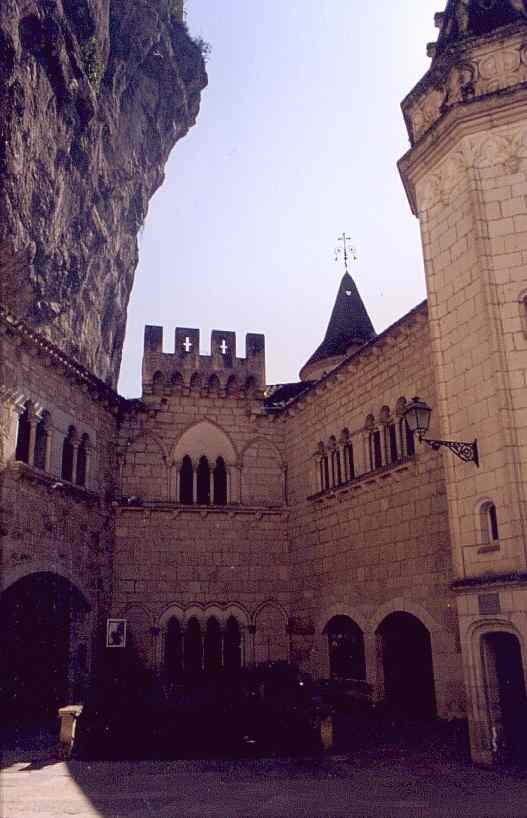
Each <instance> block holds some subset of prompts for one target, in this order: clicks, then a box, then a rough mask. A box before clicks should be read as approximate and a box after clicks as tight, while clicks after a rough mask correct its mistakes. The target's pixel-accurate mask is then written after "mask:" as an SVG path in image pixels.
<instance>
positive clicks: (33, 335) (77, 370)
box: [0, 307, 126, 415]
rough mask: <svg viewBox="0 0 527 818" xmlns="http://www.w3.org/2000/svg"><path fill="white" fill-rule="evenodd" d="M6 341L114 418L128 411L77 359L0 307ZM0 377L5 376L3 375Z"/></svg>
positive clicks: (3, 386)
mask: <svg viewBox="0 0 527 818" xmlns="http://www.w3.org/2000/svg"><path fill="white" fill-rule="evenodd" d="M2 337H3V338H7V339H8V340H9V341H11V342H12V343H13V344H14V346H15V347H17V348H19V349H25V350H27V352H28V353H29V354H30V355H31V356H32V357H33V358H35V359H38V360H39V362H40V364H41V365H42V366H44V367H53V368H55V369H57V370H58V372H59V374H60V375H61V376H63V377H65V378H68V379H69V380H73V381H75V382H76V383H77V385H78V387H79V389H82V391H83V392H85V393H86V394H87V395H88V396H89V397H90V398H91V399H92V400H94V401H97V402H99V403H102V405H103V407H104V408H105V409H106V410H107V411H110V412H111V413H112V414H113V415H118V414H120V413H121V411H122V410H123V409H124V408H125V405H126V400H125V398H122V397H121V396H120V395H119V394H118V393H117V392H115V391H114V390H113V389H112V388H111V387H110V386H108V384H106V383H104V381H101V380H100V379H99V378H97V377H96V376H95V375H93V374H92V373H91V372H90V371H89V370H88V369H86V368H85V367H84V366H83V365H82V364H80V363H79V362H78V361H76V360H75V359H74V358H71V357H69V356H68V355H66V354H65V353H64V352H62V351H61V350H60V349H59V348H58V347H57V346H55V344H53V343H52V342H51V341H48V339H47V338H45V337H44V336H43V335H40V334H39V333H38V332H35V330H33V329H32V328H31V327H30V326H29V325H28V324H26V323H25V322H24V321H22V320H21V319H19V318H16V317H15V316H14V315H13V314H12V313H11V312H9V311H8V310H7V309H6V308H5V307H0V338H2ZM0 374H3V373H2V372H0ZM10 388H13V387H12V385H10V384H6V383H0V392H5V391H9V389H10Z"/></svg>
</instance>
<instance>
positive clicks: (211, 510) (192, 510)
mask: <svg viewBox="0 0 527 818" xmlns="http://www.w3.org/2000/svg"><path fill="white" fill-rule="evenodd" d="M113 505H114V506H116V507H117V508H118V509H119V510H120V511H172V512H173V513H174V514H185V513H188V514H200V515H201V516H203V517H206V516H207V515H208V514H229V515H231V516H233V517H234V516H237V515H240V514H246V515H247V514H250V515H253V516H256V517H262V516H263V515H264V514H266V515H281V514H283V513H284V512H286V511H287V509H286V507H285V506H244V505H241V504H240V503H231V504H230V505H226V506H214V505H197V504H195V505H186V504H184V503H175V502H171V501H170V500H143V501H141V500H138V501H137V502H135V503H128V502H127V498H120V499H119V500H116V501H115V502H114V503H113Z"/></svg>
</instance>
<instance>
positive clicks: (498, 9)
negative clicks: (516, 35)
mask: <svg viewBox="0 0 527 818" xmlns="http://www.w3.org/2000/svg"><path fill="white" fill-rule="evenodd" d="M436 21H437V25H438V27H439V29H440V32H439V37H438V40H437V46H436V49H435V56H436V57H438V56H439V55H440V54H441V53H442V52H443V51H444V50H445V49H446V48H448V46H449V45H451V44H453V43H455V42H458V41H460V40H463V39H465V38H466V37H477V36H478V35H480V36H481V35H484V34H489V33H490V32H491V31H495V30H496V29H498V28H501V27H502V26H506V25H509V24H510V23H517V22H519V21H523V22H527V0H448V3H447V7H446V9H445V11H444V12H443V13H442V14H438V15H437V17H436Z"/></svg>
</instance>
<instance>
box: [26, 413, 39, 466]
mask: <svg viewBox="0 0 527 818" xmlns="http://www.w3.org/2000/svg"><path fill="white" fill-rule="evenodd" d="M28 421H29V444H28V452H27V462H28V463H29V465H30V466H33V464H34V463H35V444H36V442H37V425H38V423H39V417H38V415H37V414H36V413H35V412H31V413H29V417H28Z"/></svg>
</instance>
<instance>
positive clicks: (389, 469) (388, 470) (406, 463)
mask: <svg viewBox="0 0 527 818" xmlns="http://www.w3.org/2000/svg"><path fill="white" fill-rule="evenodd" d="M412 463H415V455H411V456H410V457H404V458H401V459H400V460H397V461H396V462H395V463H388V464H387V465H386V466H381V468H379V469H375V470H374V471H367V472H364V474H359V475H358V477H354V478H353V480H348V481H347V482H346V483H341V484H340V485H339V486H333V487H332V488H330V489H325V490H324V491H319V492H317V494H312V495H311V496H309V497H308V498H307V499H308V500H315V501H316V500H323V499H325V498H327V499H331V498H333V497H337V496H338V495H340V494H345V493H346V492H348V491H349V490H350V489H351V490H353V489H355V490H357V489H361V488H362V487H363V486H364V485H373V484H377V485H380V484H381V483H382V481H384V480H386V479H388V478H390V477H393V476H394V475H397V474H402V473H403V472H405V471H408V469H409V467H410V465H411V464H412Z"/></svg>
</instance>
